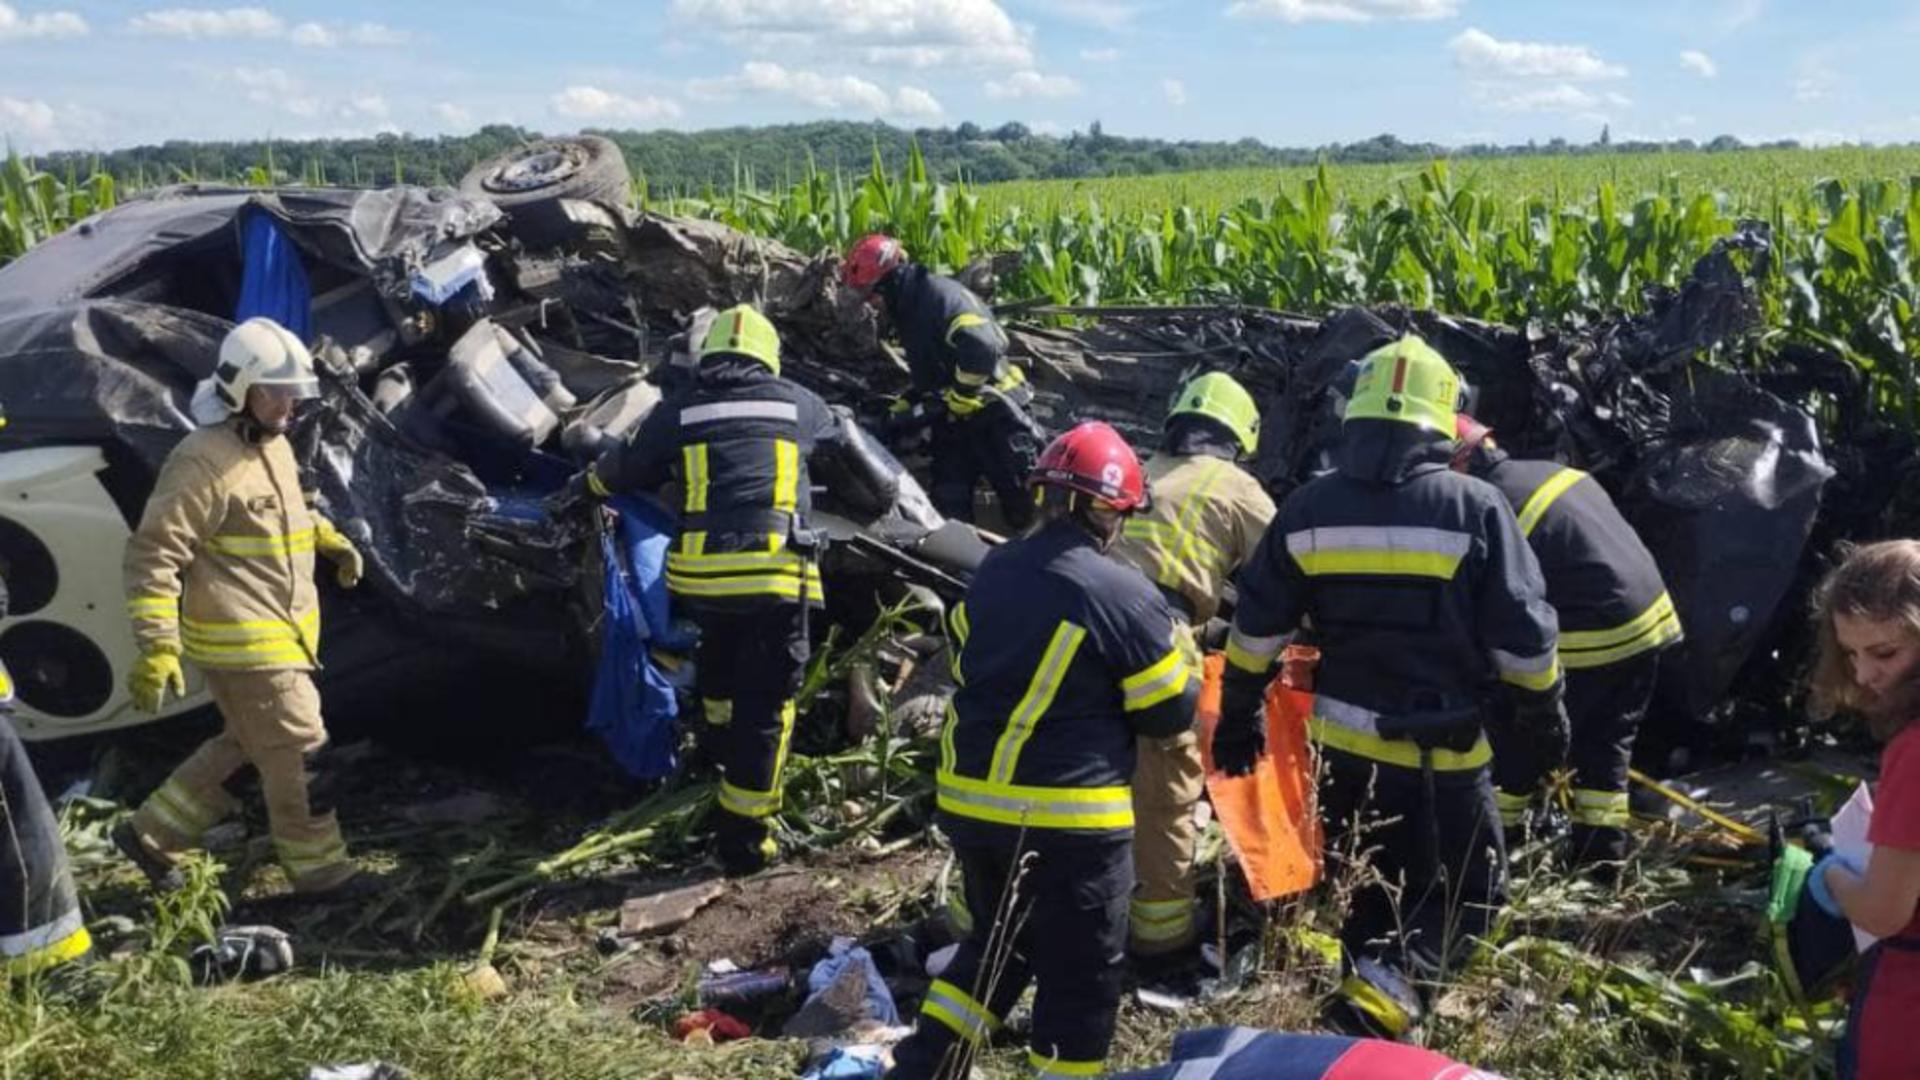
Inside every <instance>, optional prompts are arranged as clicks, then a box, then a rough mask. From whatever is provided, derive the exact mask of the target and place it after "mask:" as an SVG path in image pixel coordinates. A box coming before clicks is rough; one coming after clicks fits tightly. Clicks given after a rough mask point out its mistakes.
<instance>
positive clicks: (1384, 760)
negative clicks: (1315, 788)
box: [1308, 697, 1493, 772]
mask: <svg viewBox="0 0 1920 1080" xmlns="http://www.w3.org/2000/svg"><path fill="white" fill-rule="evenodd" d="M1379 724H1380V718H1379V716H1378V714H1376V713H1374V712H1373V711H1371V710H1369V709H1363V708H1361V707H1360V706H1358V705H1352V704H1349V703H1347V702H1344V701H1340V700H1338V699H1336V698H1329V697H1316V698H1314V701H1313V719H1312V721H1311V722H1310V723H1309V724H1308V728H1309V731H1310V733H1311V734H1312V736H1313V738H1314V740H1315V741H1316V742H1319V743H1320V744H1322V745H1323V746H1330V747H1332V748H1334V749H1335V750H1343V751H1345V752H1347V753H1349V754H1355V755H1358V756H1360V757H1363V758H1367V759H1369V760H1371V761H1378V762H1380V763H1381V764H1384V765H1397V766H1399V767H1400V768H1403V769H1418V768H1420V759H1421V751H1420V747H1419V745H1418V744H1416V743H1414V741H1413V740H1411V739H1389V738H1386V737H1384V736H1382V735H1381V734H1380V727H1379ZM1431 758H1432V762H1433V767H1434V768H1435V769H1436V770H1439V771H1442V772H1454V771H1459V770H1465V769H1478V768H1481V767H1482V766H1484V765H1486V764H1487V763H1488V762H1489V761H1492V760H1493V748H1492V746H1490V745H1489V744H1488V743H1487V737H1486V736H1485V735H1484V734H1483V735H1481V736H1479V738H1478V739H1477V740H1476V741H1475V742H1474V744H1473V748H1472V749H1471V750H1467V751H1464V752H1463V751H1459V750H1447V749H1439V750H1434V751H1432V752H1431Z"/></svg>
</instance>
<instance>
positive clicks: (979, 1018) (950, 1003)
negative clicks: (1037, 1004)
mask: <svg viewBox="0 0 1920 1080" xmlns="http://www.w3.org/2000/svg"><path fill="white" fill-rule="evenodd" d="M920 1015H921V1016H924V1017H927V1018H928V1019H931V1020H937V1021H939V1022H940V1024H941V1025H942V1026H944V1027H946V1028H947V1029H948V1030H950V1031H952V1032H953V1033H954V1034H955V1035H958V1036H960V1037H961V1038H962V1039H964V1040H966V1041H967V1042H970V1043H973V1044H974V1045H976V1046H977V1045H979V1044H981V1043H984V1042H986V1041H987V1039H988V1038H989V1037H990V1036H992V1035H993V1033H994V1032H996V1031H999V1030H1000V1019H999V1017H996V1016H994V1015H993V1014H992V1013H991V1012H988V1011H987V1007H986V1006H985V1005H982V1004H981V1003H979V1002H978V1001H975V1000H974V999H973V995H971V994H969V993H967V992H966V991H965V990H962V989H960V988H959V987H957V986H955V985H953V984H952V983H950V982H948V981H946V980H945V979H935V980H933V985H932V986H929V987H927V998H926V1000H925V1001H923V1002H921V1003H920Z"/></svg>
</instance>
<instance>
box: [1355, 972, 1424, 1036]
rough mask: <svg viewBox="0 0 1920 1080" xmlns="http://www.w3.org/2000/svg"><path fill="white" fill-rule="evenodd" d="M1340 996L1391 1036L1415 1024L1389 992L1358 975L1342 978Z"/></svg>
mask: <svg viewBox="0 0 1920 1080" xmlns="http://www.w3.org/2000/svg"><path fill="white" fill-rule="evenodd" d="M1340 996H1341V997H1343V998H1345V999H1346V1000H1347V1002H1348V1004H1350V1005H1352V1006H1353V1007H1354V1008H1356V1009H1359V1010H1360V1011H1361V1012H1363V1013H1366V1014H1367V1015H1368V1016H1369V1017H1371V1018H1372V1019H1373V1022H1374V1023H1375V1024H1378V1025H1379V1027H1380V1030H1381V1031H1383V1032H1385V1033H1386V1034H1387V1035H1388V1036H1390V1037H1398V1036H1400V1035H1403V1034H1405V1033H1406V1031H1407V1029H1408V1028H1410V1027H1412V1026H1413V1017H1411V1016H1409V1015H1408V1014H1407V1010H1406V1009H1405V1008H1403V1007H1402V1006H1401V1005H1400V1003H1399V1002H1397V1001H1395V1000H1393V998H1391V997H1389V996H1387V992H1386V991H1384V990H1382V989H1380V988H1379V987H1377V986H1375V985H1373V984H1372V983H1370V982H1368V981H1367V980H1365V979H1363V978H1361V977H1360V976H1358V975H1349V976H1347V977H1346V978H1344V979H1342V980H1340Z"/></svg>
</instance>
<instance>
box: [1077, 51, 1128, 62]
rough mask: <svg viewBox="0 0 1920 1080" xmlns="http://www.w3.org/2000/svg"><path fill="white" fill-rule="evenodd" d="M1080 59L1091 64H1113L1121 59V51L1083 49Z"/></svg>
mask: <svg viewBox="0 0 1920 1080" xmlns="http://www.w3.org/2000/svg"><path fill="white" fill-rule="evenodd" d="M1080 59H1082V60H1085V61H1086V62H1087V63H1089V64H1111V63H1113V62H1114V61H1115V60H1118V59H1120V50H1119V49H1081V50H1080Z"/></svg>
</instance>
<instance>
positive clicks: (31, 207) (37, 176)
mask: <svg viewBox="0 0 1920 1080" xmlns="http://www.w3.org/2000/svg"><path fill="white" fill-rule="evenodd" d="M116 201H117V200H116V193H115V189H114V183H113V177H111V176H108V175H107V174H105V173H99V172H96V173H94V174H93V175H92V176H89V177H87V178H86V179H85V180H81V179H78V178H76V177H75V176H73V175H72V174H69V175H68V176H67V177H66V178H65V179H64V180H63V179H61V178H60V177H57V176H54V175H52V174H50V173H45V172H41V171H39V170H38V169H35V168H34V167H33V164H32V163H31V162H29V161H28V160H27V159H26V158H23V157H21V156H20V155H18V154H15V153H12V152H11V151H9V152H8V154H7V157H6V161H5V162H4V163H0V266H4V265H6V263H7V262H8V261H10V260H12V259H14V258H15V257H17V256H19V255H20V253H21V252H24V251H26V250H27V249H28V248H30V247H32V246H33V245H35V244H37V243H39V242H40V241H42V240H45V239H46V238H47V237H49V236H52V235H54V234H55V233H57V232H60V231H61V230H62V229H65V228H66V227H67V226H69V225H71V224H73V223H74V222H76V221H79V220H80V219H81V218H84V217H86V216H87V215H89V214H93V213H96V212H98V211H101V210H106V209H109V208H111V207H112V206H113V204H114V203H115V202H116Z"/></svg>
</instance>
